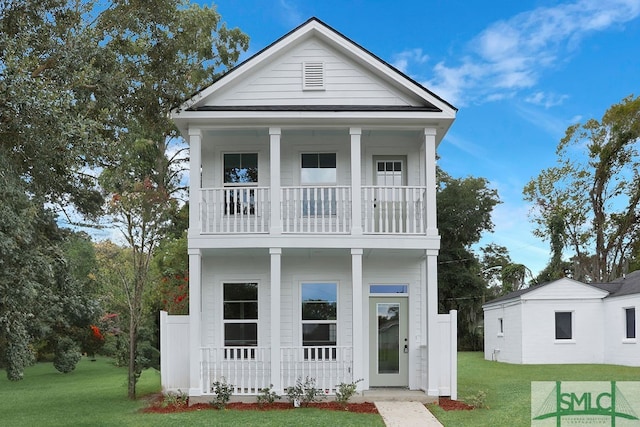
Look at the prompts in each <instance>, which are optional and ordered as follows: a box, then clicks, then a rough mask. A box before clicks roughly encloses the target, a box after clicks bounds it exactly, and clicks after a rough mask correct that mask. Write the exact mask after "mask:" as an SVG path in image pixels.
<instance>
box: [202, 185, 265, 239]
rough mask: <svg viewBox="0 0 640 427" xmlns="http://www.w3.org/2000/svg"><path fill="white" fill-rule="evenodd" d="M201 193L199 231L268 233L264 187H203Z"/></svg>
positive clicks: (206, 232) (207, 232)
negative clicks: (200, 227)
mask: <svg viewBox="0 0 640 427" xmlns="http://www.w3.org/2000/svg"><path fill="white" fill-rule="evenodd" d="M201 194H202V199H201V200H202V202H201V205H200V208H201V215H200V220H201V224H202V233H205V234H225V233H268V232H269V214H270V204H269V189H268V188H266V187H225V188H205V189H202V191H201Z"/></svg>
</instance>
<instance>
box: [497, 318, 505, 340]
mask: <svg viewBox="0 0 640 427" xmlns="http://www.w3.org/2000/svg"><path fill="white" fill-rule="evenodd" d="M498 336H499V337H503V336H504V317H498Z"/></svg>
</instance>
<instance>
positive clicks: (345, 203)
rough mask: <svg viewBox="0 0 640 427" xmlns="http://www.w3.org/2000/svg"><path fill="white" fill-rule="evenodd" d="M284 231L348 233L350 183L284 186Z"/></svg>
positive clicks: (349, 223) (349, 227)
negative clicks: (325, 185)
mask: <svg viewBox="0 0 640 427" xmlns="http://www.w3.org/2000/svg"><path fill="white" fill-rule="evenodd" d="M282 227H283V229H282V232H283V233H349V232H350V230H351V187H346V186H327V187H283V188H282Z"/></svg>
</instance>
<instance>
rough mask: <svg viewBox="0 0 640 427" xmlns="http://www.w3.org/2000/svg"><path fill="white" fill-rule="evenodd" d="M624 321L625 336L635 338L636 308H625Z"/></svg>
mask: <svg viewBox="0 0 640 427" xmlns="http://www.w3.org/2000/svg"><path fill="white" fill-rule="evenodd" d="M624 315H625V323H626V334H625V337H626V338H635V337H636V308H635V307H631V308H625V309H624Z"/></svg>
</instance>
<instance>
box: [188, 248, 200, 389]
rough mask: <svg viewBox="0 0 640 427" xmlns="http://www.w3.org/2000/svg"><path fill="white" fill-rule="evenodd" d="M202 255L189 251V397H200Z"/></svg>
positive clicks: (198, 251)
mask: <svg viewBox="0 0 640 427" xmlns="http://www.w3.org/2000/svg"><path fill="white" fill-rule="evenodd" d="M201 313H202V253H201V252H200V249H189V396H200V395H202V378H201V375H200V372H201V369H200V366H201V362H202V361H201V360H200V358H201V352H200V348H201V347H202V335H201V334H200V328H201V321H202V315H201Z"/></svg>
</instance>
